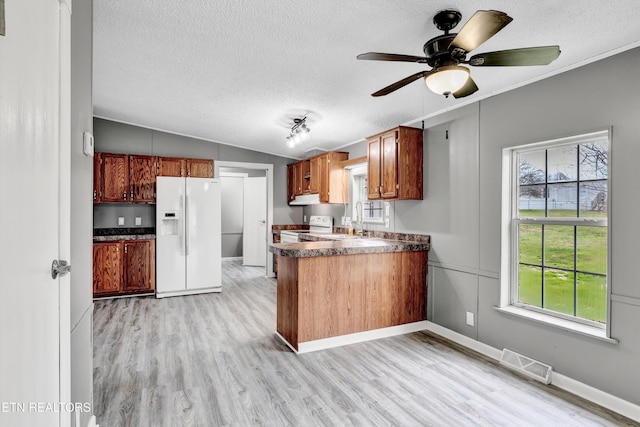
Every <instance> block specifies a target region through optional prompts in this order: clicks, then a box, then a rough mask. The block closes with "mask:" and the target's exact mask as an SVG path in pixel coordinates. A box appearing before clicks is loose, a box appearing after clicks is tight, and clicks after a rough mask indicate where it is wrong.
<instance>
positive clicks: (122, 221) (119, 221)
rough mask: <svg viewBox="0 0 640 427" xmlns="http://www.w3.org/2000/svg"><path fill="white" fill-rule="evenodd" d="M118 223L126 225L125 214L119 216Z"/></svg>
mask: <svg viewBox="0 0 640 427" xmlns="http://www.w3.org/2000/svg"><path fill="white" fill-rule="evenodd" d="M118 225H124V217H123V216H119V217H118Z"/></svg>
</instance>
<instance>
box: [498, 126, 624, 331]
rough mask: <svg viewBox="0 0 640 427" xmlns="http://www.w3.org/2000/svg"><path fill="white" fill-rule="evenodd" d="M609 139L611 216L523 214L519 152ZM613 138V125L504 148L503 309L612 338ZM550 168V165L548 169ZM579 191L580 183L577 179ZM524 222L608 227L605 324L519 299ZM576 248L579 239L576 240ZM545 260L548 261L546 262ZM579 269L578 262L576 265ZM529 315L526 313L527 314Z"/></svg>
mask: <svg viewBox="0 0 640 427" xmlns="http://www.w3.org/2000/svg"><path fill="white" fill-rule="evenodd" d="M605 138H606V140H607V141H608V160H607V201H606V206H607V218H604V219H602V218H594V217H580V216H578V217H575V218H574V217H571V218H564V217H525V218H520V217H519V210H518V189H519V186H520V180H519V178H520V177H519V175H518V172H519V165H518V154H520V153H527V152H534V151H540V150H545V149H551V148H559V147H563V146H572V145H578V144H584V143H588V142H595V141H596V140H602V139H605ZM611 153H612V138H611V128H608V129H604V130H597V131H592V132H587V133H582V134H579V135H573V136H568V137H564V138H557V139H553V140H547V141H541V142H535V143H530V144H524V145H518V146H514V147H507V148H504V149H503V150H502V206H501V209H502V215H501V216H502V228H501V247H502V255H501V275H500V277H501V284H500V288H501V294H500V308H501V309H505V310H511V311H513V310H516V311H518V310H523V311H524V312H523V313H526V312H529V313H531V312H533V313H536V315H535V317H536V318H538V319H540V318H542V319H543V322H545V323H551V324H559V323H562V324H567V323H568V324H570V325H571V324H573V325H575V329H576V330H577V329H584V326H586V327H588V328H593V329H594V330H600V331H606V336H607V337H610V325H611V277H612V272H611V252H612V246H611V235H612V233H611V227H610V221H609V218H610V217H611V198H612V185H611V182H612V179H611V170H612V167H611V164H612V163H611V159H612V155H611ZM545 169H546V168H545ZM545 174H546V175H547V177H545V183H547V182H548V170H545ZM572 182H576V183H577V185H578V192H579V183H580V181H578V180H577V179H576V181H572ZM576 209H577V215H579V211H580V207H579V206H577V207H576ZM521 224H535V225H565V226H577V227H584V226H597V227H607V274H606V285H607V288H606V302H605V308H606V314H605V323H604V324H602V323H600V322H597V321H593V320H589V319H585V318H581V317H578V316H572V315H567V314H564V313H559V312H555V311H552V310H549V309H544V308H540V307H535V306H532V305H529V304H525V303H520V302H518V301H517V299H518V293H519V289H518V269H519V228H520V225H521ZM574 250H575V242H574ZM542 262H543V263H544V260H543V261H542ZM574 269H575V265H574ZM523 315H525V316H527V315H526V314H523Z"/></svg>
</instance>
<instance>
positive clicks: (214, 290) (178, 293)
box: [156, 286, 222, 298]
mask: <svg viewBox="0 0 640 427" xmlns="http://www.w3.org/2000/svg"><path fill="white" fill-rule="evenodd" d="M220 292H222V286H218V287H215V288H202V289H189V290H182V291H172V292H158V290H157V289H156V298H165V297H179V296H184V295H197V294H210V293H220Z"/></svg>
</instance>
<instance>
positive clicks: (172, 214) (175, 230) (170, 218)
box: [160, 211, 180, 236]
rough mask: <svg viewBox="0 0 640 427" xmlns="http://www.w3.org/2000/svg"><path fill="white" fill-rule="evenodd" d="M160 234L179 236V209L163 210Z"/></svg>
mask: <svg viewBox="0 0 640 427" xmlns="http://www.w3.org/2000/svg"><path fill="white" fill-rule="evenodd" d="M160 219H161V221H160V235H161V236H177V235H178V234H180V228H179V223H180V212H179V211H163V212H161V214H160Z"/></svg>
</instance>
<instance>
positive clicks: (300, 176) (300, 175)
mask: <svg viewBox="0 0 640 427" xmlns="http://www.w3.org/2000/svg"><path fill="white" fill-rule="evenodd" d="M293 182H294V185H295V187H294V193H293V194H295V195H296V196H300V195H302V194H303V189H302V186H303V185H302V184H303V182H304V171H303V168H302V162H298V163H296V164H294V165H293Z"/></svg>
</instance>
